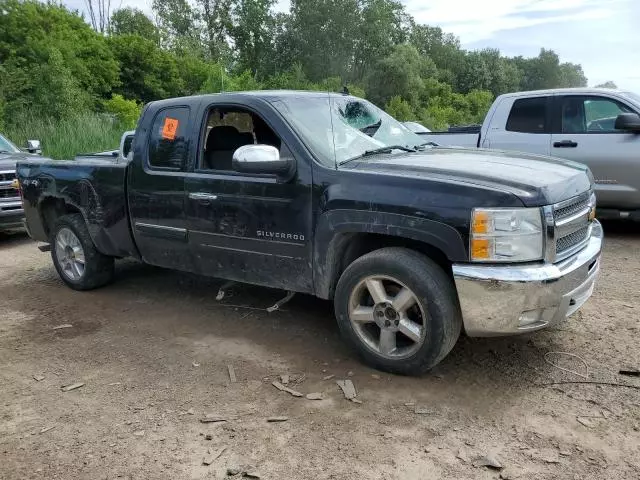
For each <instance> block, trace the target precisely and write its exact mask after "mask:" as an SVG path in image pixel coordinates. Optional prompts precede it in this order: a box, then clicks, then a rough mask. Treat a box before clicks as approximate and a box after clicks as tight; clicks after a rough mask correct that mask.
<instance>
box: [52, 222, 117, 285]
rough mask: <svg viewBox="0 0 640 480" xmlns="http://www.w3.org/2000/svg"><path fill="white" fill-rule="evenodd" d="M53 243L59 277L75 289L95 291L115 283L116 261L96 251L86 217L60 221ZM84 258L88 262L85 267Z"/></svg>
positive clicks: (55, 230)
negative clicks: (113, 281) (112, 281)
mask: <svg viewBox="0 0 640 480" xmlns="http://www.w3.org/2000/svg"><path fill="white" fill-rule="evenodd" d="M50 244H51V258H52V259H53V265H54V266H55V267H56V270H57V272H58V275H60V278H61V279H62V281H63V282H64V283H66V284H67V285H68V286H69V287H71V288H73V289H74V290H92V289H94V288H98V287H102V286H103V285H106V284H108V283H109V282H111V280H113V275H114V259H113V257H108V256H106V255H103V254H102V253H100V252H98V250H96V247H95V245H94V244H93V240H91V236H90V235H89V230H88V229H87V225H86V223H85V221H84V218H83V217H82V215H80V214H71V215H64V216H62V217H60V218H58V220H57V221H56V223H55V225H54V227H53V230H52V232H51V238H50ZM71 252H73V253H71ZM81 258H83V259H84V264H83V267H81V266H82V262H81V261H80V259H81Z"/></svg>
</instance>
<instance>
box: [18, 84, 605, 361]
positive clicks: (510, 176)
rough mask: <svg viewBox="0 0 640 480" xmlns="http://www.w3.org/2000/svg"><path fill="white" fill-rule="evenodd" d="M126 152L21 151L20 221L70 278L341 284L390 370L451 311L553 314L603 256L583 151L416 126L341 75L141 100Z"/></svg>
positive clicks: (483, 331) (445, 347)
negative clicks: (494, 145)
mask: <svg viewBox="0 0 640 480" xmlns="http://www.w3.org/2000/svg"><path fill="white" fill-rule="evenodd" d="M127 159H128V161H127V162H126V163H113V162H111V163H110V162H92V161H76V162H51V161H44V160H35V159H28V160H24V161H21V162H19V164H18V179H19V181H20V184H21V188H22V193H23V201H24V206H25V215H26V219H27V226H28V230H29V233H30V235H31V236H32V238H34V239H36V240H40V241H44V242H48V243H49V244H50V245H51V255H52V259H53V263H54V265H55V267H56V269H57V271H58V273H59V275H60V277H61V278H62V280H63V281H64V282H65V283H66V284H67V285H68V286H70V287H71V288H74V289H76V290H88V289H92V288H96V287H100V286H102V285H105V284H106V283H108V282H110V281H111V280H112V278H113V272H114V259H115V258H122V257H135V258H138V259H140V260H142V261H144V262H146V263H149V264H152V265H158V266H162V267H166V268H173V269H178V270H183V271H188V272H195V273H199V274H202V275H208V276H214V277H220V278H225V279H229V280H235V281H240V282H246V283H253V284H257V285H264V286H268V287H273V288H280V289H283V290H289V291H292V292H303V293H310V294H314V295H316V296H318V297H320V298H324V299H333V302H334V306H335V313H336V317H337V320H338V325H339V327H340V330H341V331H342V333H343V336H344V337H345V339H347V340H348V341H349V342H350V343H351V344H352V345H354V347H355V348H356V349H357V350H358V351H359V352H360V354H361V355H362V356H363V357H364V358H365V360H366V361H368V362H369V363H370V364H371V365H373V366H375V367H377V368H381V369H384V370H388V371H393V372H402V373H418V372H422V371H424V370H426V369H429V368H431V367H433V366H434V365H436V364H437V363H438V362H440V361H441V360H442V359H443V358H444V357H445V356H446V355H447V354H448V353H449V351H450V350H451V349H452V348H453V346H454V344H455V343H456V340H457V338H458V335H459V334H460V330H461V327H462V325H463V324H464V328H465V330H466V333H467V334H468V335H471V336H492V335H513V334H518V333H524V332H530V331H532V330H537V329H541V328H544V327H547V326H549V325H553V324H556V323H558V322H560V321H562V320H564V319H565V318H566V317H567V316H569V315H571V314H572V313H574V312H575V311H576V310H577V309H578V308H580V306H581V305H582V304H583V303H584V302H585V301H586V300H587V299H588V298H589V296H590V295H591V293H592V292H593V288H594V284H595V280H596V277H597V274H598V271H599V268H600V263H599V259H600V249H601V244H602V228H601V227H600V224H599V223H598V222H597V221H595V220H594V219H593V212H594V208H595V204H594V196H593V191H592V187H593V185H592V177H591V175H590V172H589V170H588V169H587V167H585V166H583V165H580V164H576V163H568V162H561V161H555V160H552V159H547V158H544V157H539V156H532V155H526V154H506V153H501V152H488V151H471V150H460V149H451V148H438V147H432V146H428V145H423V138H422V137H420V136H418V135H416V134H414V133H412V132H410V131H409V130H407V129H406V128H404V127H403V126H402V125H401V124H400V123H399V122H397V121H396V120H394V119H393V118H392V117H390V116H389V115H387V114H386V113H385V112H383V111H382V110H380V109H379V108H377V107H375V106H374V105H372V104H371V103H369V102H367V101H366V100H362V99H359V98H356V97H352V96H349V95H338V94H334V95H327V94H326V93H321V92H286V91H272V92H251V93H242V92H237V93H225V94H218V95H206V96H198V97H186V98H179V99H171V100H163V101H159V102H152V103H150V104H148V105H147V106H146V107H145V109H144V110H143V112H142V116H141V119H140V122H139V124H138V129H137V130H136V133H135V137H134V141H133V151H132V154H130V155H128V157H127Z"/></svg>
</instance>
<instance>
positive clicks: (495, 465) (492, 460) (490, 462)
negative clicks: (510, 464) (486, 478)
mask: <svg viewBox="0 0 640 480" xmlns="http://www.w3.org/2000/svg"><path fill="white" fill-rule="evenodd" d="M473 466H474V467H489V468H492V469H494V470H502V468H503V467H502V464H501V463H500V462H499V461H498V459H497V458H496V457H495V456H493V455H491V454H490V453H489V454H487V455H483V456H480V457H476V458H475V459H474V460H473Z"/></svg>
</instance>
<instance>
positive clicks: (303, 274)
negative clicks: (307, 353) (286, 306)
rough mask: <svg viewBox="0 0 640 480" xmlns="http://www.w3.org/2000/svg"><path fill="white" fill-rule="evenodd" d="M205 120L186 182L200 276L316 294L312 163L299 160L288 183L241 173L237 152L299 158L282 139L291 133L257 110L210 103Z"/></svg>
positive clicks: (193, 248) (189, 223)
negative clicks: (246, 148)
mask: <svg viewBox="0 0 640 480" xmlns="http://www.w3.org/2000/svg"><path fill="white" fill-rule="evenodd" d="M263 108H265V107H263ZM266 113H267V115H268V114H269V110H268V109H267V110H266ZM203 117H204V118H205V123H204V124H203V125H202V127H201V139H200V147H199V149H198V155H197V158H196V159H195V165H194V166H193V173H192V174H190V175H189V177H188V178H187V180H186V183H185V190H186V200H185V201H186V214H187V228H188V236H189V246H190V249H191V253H192V256H193V258H194V261H195V262H196V265H197V268H198V269H199V271H200V273H202V274H204V275H210V276H214V277H221V278H227V279H230V280H236V281H241V282H247V283H254V284H261V285H267V286H272V287H277V288H282V289H289V290H294V291H300V292H311V291H312V275H311V273H312V270H311V245H312V243H311V236H312V230H311V166H310V164H309V163H308V162H305V161H304V160H305V159H300V158H295V160H296V163H297V168H296V171H295V174H294V175H293V176H292V177H291V178H286V179H282V178H278V177H276V176H275V175H262V174H248V173H240V172H236V171H234V170H233V168H232V163H231V159H232V156H233V153H234V151H235V150H236V149H237V148H238V147H240V146H242V145H247V144H251V143H258V144H267V145H272V146H275V147H276V148H278V149H279V151H280V156H281V157H284V156H293V153H292V151H291V150H290V148H289V146H288V145H287V143H286V140H287V139H286V138H283V136H282V132H283V130H287V129H288V127H287V126H286V124H285V123H284V122H283V121H282V119H281V118H280V117H279V116H277V115H275V114H274V113H271V114H270V116H269V118H267V116H265V114H264V110H263V111H262V112H261V111H259V108H258V106H255V107H254V108H249V107H247V106H238V105H235V106H234V105H229V104H227V105H225V104H211V105H209V107H208V109H207V110H206V112H205V113H204V114H203ZM287 131H288V132H289V134H290V133H291V132H290V130H287Z"/></svg>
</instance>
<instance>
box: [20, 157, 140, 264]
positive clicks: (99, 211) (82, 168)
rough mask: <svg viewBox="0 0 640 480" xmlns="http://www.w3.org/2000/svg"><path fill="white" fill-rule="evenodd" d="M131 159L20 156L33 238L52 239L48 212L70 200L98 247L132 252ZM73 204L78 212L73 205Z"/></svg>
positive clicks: (112, 252)
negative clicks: (128, 182) (128, 185)
mask: <svg viewBox="0 0 640 480" xmlns="http://www.w3.org/2000/svg"><path fill="white" fill-rule="evenodd" d="M127 168H128V166H127V164H119V163H115V162H114V161H113V159H112V158H108V157H107V158H105V159H99V158H94V159H91V160H89V159H79V160H72V161H68V160H45V159H36V158H34V159H29V160H23V161H20V162H18V166H17V174H18V179H19V181H20V185H21V187H22V195H23V203H24V209H25V218H26V220H27V225H28V228H29V233H30V235H31V237H32V238H34V239H36V240H40V241H43V242H48V241H49V230H50V229H51V227H52V225H49V224H48V222H47V219H46V218H42V219H41V218H40V213H39V210H40V209H41V210H42V212H43V216H45V217H46V212H48V211H50V210H51V209H53V210H54V211H55V210H56V209H60V208H65V207H64V205H65V204H67V205H70V206H71V211H69V210H68V208H69V207H67V210H68V211H69V213H78V212H79V213H81V214H82V215H83V216H84V218H85V219H86V221H87V225H88V228H89V233H90V234H91V237H92V239H93V241H94V243H95V245H96V248H97V249H98V251H100V252H102V253H104V254H105V255H111V256H115V257H125V256H134V257H137V256H138V254H137V250H136V248H135V244H134V242H133V238H132V236H131V230H130V225H129V217H128V209H127V192H126V178H127ZM74 209H75V212H73V210H74Z"/></svg>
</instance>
